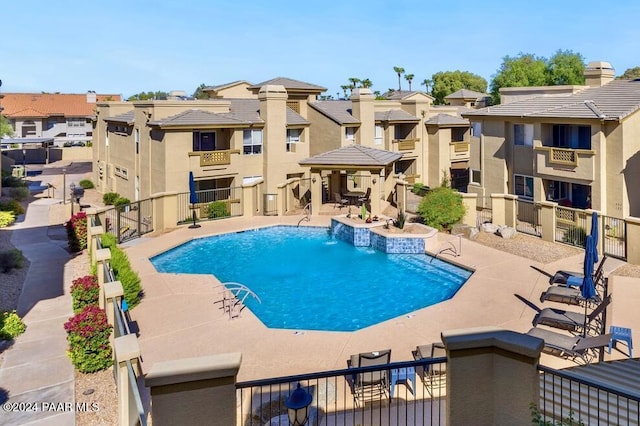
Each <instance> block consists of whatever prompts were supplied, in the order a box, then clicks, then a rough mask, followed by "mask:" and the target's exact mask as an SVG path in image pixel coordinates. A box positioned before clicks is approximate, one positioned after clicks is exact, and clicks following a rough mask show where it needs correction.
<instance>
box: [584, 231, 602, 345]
mask: <svg viewBox="0 0 640 426" xmlns="http://www.w3.org/2000/svg"><path fill="white" fill-rule="evenodd" d="M593 250H594V247H593V237H592V236H591V235H587V243H586V247H585V251H584V265H583V266H584V278H583V279H582V286H581V287H580V295H581V296H582V298H583V299H584V326H583V328H582V330H583V335H584V336H586V335H587V306H588V305H589V303H588V302H589V301H590V300H593V299H594V298H595V297H596V296H597V295H598V293H597V292H596V287H595V284H594V283H593V254H594V253H593Z"/></svg>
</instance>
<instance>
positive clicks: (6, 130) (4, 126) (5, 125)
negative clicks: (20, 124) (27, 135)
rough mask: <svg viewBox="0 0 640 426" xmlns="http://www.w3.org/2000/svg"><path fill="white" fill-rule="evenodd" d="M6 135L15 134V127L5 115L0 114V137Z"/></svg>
mask: <svg viewBox="0 0 640 426" xmlns="http://www.w3.org/2000/svg"><path fill="white" fill-rule="evenodd" d="M4 136H13V127H11V124H9V120H7V118H6V117H5V116H3V115H0V138H2V137H4Z"/></svg>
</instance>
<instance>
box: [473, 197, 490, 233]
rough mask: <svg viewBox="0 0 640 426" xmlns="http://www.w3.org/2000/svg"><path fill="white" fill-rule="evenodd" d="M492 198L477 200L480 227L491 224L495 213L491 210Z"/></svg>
mask: <svg viewBox="0 0 640 426" xmlns="http://www.w3.org/2000/svg"><path fill="white" fill-rule="evenodd" d="M491 206H492V204H491V197H478V198H477V199H476V224H477V226H478V227H480V226H482V224H483V223H491V221H492V220H493V212H492V210H491Z"/></svg>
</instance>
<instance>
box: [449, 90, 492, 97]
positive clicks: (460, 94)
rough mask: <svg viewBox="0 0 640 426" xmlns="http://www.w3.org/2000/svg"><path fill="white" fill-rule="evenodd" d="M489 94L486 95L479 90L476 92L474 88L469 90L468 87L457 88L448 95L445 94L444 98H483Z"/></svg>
mask: <svg viewBox="0 0 640 426" xmlns="http://www.w3.org/2000/svg"><path fill="white" fill-rule="evenodd" d="M487 96H489V95H487V94H486V93H480V92H476V91H474V90H469V89H460V90H457V91H455V92H453V93H451V94H450V95H447V96H445V97H444V98H445V99H478V98H485V97H487Z"/></svg>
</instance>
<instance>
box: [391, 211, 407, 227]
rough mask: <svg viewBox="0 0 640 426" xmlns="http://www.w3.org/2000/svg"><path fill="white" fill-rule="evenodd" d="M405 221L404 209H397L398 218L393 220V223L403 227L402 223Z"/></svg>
mask: <svg viewBox="0 0 640 426" xmlns="http://www.w3.org/2000/svg"><path fill="white" fill-rule="evenodd" d="M406 221H407V215H406V214H405V212H404V210H400V211H398V218H397V219H396V220H395V221H393V224H394V225H395V226H396V227H397V228H400V229H404V223H405V222H406Z"/></svg>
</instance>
